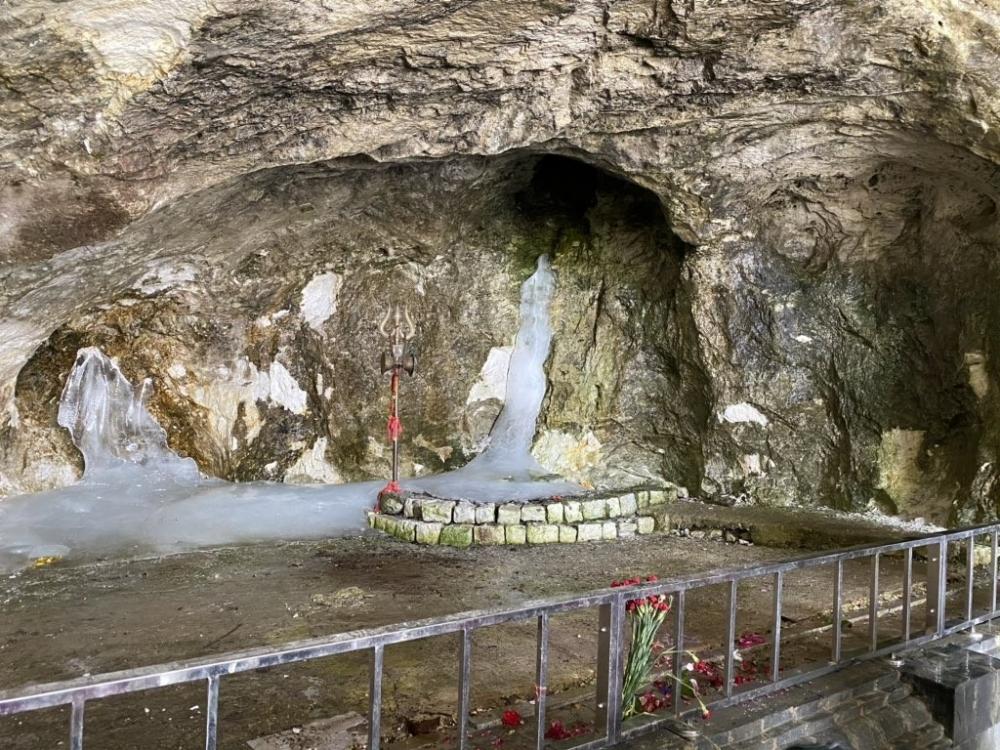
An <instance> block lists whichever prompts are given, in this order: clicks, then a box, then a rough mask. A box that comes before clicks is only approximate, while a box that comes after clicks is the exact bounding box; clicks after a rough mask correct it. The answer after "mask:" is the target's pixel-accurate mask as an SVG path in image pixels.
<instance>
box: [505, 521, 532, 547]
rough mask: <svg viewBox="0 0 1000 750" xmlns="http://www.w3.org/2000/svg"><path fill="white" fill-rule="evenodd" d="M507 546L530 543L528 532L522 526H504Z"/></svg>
mask: <svg viewBox="0 0 1000 750" xmlns="http://www.w3.org/2000/svg"><path fill="white" fill-rule="evenodd" d="M504 532H505V539H506V540H507V544H525V543H526V542H527V541H528V531H527V529H525V528H524V526H521V525H520V524H514V525H512V526H504Z"/></svg>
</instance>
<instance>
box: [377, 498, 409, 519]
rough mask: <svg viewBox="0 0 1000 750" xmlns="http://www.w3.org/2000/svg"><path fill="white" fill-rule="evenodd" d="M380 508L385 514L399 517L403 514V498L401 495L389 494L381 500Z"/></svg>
mask: <svg viewBox="0 0 1000 750" xmlns="http://www.w3.org/2000/svg"><path fill="white" fill-rule="evenodd" d="M379 506H380V507H381V508H382V512H383V513H388V514H389V515H391V516H398V515H400V514H401V513H402V512H403V498H401V497H400V496H399V495H393V494H387V495H383V496H382V497H381V498H379Z"/></svg>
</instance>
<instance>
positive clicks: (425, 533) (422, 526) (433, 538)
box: [415, 521, 443, 544]
mask: <svg viewBox="0 0 1000 750" xmlns="http://www.w3.org/2000/svg"><path fill="white" fill-rule="evenodd" d="M442 528H443V526H442V525H441V524H439V523H427V522H426V521H418V522H417V527H416V532H415V536H416V540H417V544H437V543H438V542H439V541H440V539H441V529H442Z"/></svg>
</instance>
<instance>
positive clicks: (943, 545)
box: [925, 539, 948, 635]
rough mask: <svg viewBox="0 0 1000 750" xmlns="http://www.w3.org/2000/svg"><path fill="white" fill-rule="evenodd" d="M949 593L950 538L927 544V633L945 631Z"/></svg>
mask: <svg viewBox="0 0 1000 750" xmlns="http://www.w3.org/2000/svg"><path fill="white" fill-rule="evenodd" d="M947 593H948V540H947V539H941V540H940V541H936V542H933V543H932V544H929V545H927V616H926V618H925V619H926V622H925V630H926V632H927V633H936V634H938V635H940V634H941V633H943V632H944V615H945V603H946V602H945V597H946V595H947Z"/></svg>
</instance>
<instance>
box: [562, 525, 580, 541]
mask: <svg viewBox="0 0 1000 750" xmlns="http://www.w3.org/2000/svg"><path fill="white" fill-rule="evenodd" d="M559 541H560V542H562V543H563V544H569V543H572V542H575V541H576V526H566V525H565V524H563V525H562V526H560V527H559Z"/></svg>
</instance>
